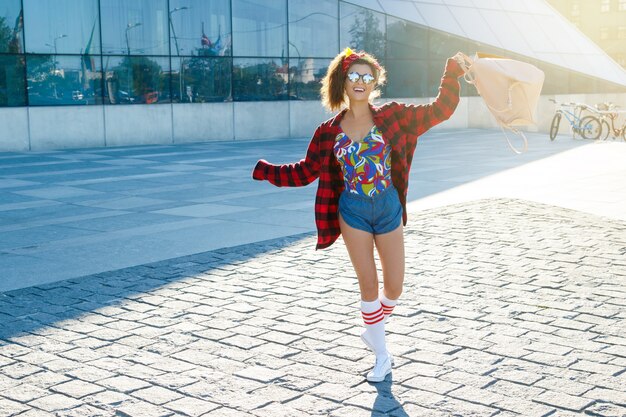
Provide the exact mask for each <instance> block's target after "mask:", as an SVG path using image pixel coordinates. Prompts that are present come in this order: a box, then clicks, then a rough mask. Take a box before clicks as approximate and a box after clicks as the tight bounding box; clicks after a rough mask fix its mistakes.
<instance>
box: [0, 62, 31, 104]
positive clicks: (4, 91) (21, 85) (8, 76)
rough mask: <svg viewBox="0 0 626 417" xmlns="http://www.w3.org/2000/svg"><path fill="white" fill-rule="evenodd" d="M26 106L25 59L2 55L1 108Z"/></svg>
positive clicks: (0, 73)
mask: <svg viewBox="0 0 626 417" xmlns="http://www.w3.org/2000/svg"><path fill="white" fill-rule="evenodd" d="M24 105H26V82H25V79H24V57H23V56H16V55H0V107H7V106H24Z"/></svg>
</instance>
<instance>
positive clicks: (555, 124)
mask: <svg viewBox="0 0 626 417" xmlns="http://www.w3.org/2000/svg"><path fill="white" fill-rule="evenodd" d="M560 123H561V113H559V112H557V113H555V114H554V117H553V118H552V124H551V125H550V140H554V138H556V135H557V133H559V124H560Z"/></svg>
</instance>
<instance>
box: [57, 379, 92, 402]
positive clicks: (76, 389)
mask: <svg viewBox="0 0 626 417" xmlns="http://www.w3.org/2000/svg"><path fill="white" fill-rule="evenodd" d="M51 390H52V391H54V392H58V393H61V394H65V395H68V396H70V397H72V398H77V399H79V398H82V397H85V396H87V395H93V394H96V393H98V392H101V391H104V388H103V387H101V386H98V385H94V384H91V383H89V382H85V381H80V380H73V381H69V382H64V383H62V384H59V385H55V386H53V387H52V388H51Z"/></svg>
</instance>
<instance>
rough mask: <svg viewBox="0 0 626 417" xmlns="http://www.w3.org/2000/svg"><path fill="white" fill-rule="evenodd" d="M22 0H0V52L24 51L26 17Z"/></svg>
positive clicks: (16, 52)
mask: <svg viewBox="0 0 626 417" xmlns="http://www.w3.org/2000/svg"><path fill="white" fill-rule="evenodd" d="M23 16H24V15H23V14H22V2H21V0H2V1H1V2H0V53H1V52H8V53H11V54H21V53H23V52H24V19H23Z"/></svg>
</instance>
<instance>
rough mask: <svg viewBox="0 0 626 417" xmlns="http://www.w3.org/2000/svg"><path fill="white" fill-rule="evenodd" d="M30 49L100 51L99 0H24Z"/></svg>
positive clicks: (27, 46)
mask: <svg viewBox="0 0 626 417" xmlns="http://www.w3.org/2000/svg"><path fill="white" fill-rule="evenodd" d="M24 16H25V27H26V52H29V53H42V54H83V53H85V54H99V53H100V27H99V21H98V0H30V1H25V2H24Z"/></svg>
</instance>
